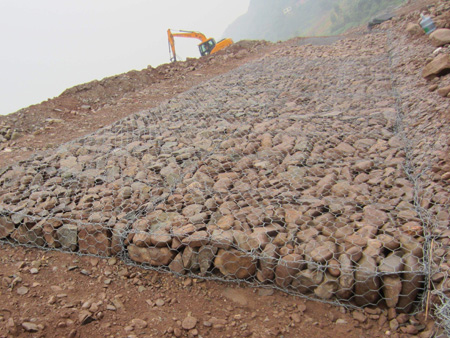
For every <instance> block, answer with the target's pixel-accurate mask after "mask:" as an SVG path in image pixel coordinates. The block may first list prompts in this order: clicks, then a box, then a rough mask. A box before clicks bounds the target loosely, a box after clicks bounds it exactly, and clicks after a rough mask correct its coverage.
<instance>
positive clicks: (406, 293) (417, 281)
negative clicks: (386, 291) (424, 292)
mask: <svg viewBox="0 0 450 338" xmlns="http://www.w3.org/2000/svg"><path fill="white" fill-rule="evenodd" d="M403 262H404V264H405V265H404V271H405V272H404V273H403V283H402V293H401V295H400V299H399V301H398V304H397V308H398V309H399V310H401V311H404V312H409V311H410V310H411V308H412V307H413V305H414V301H415V300H416V298H417V295H418V293H419V291H420V290H421V289H423V288H424V285H423V280H424V275H423V266H422V264H421V263H420V260H419V258H418V257H416V256H414V255H412V254H407V255H405V256H403Z"/></svg>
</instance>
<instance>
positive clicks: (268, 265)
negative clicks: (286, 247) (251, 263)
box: [256, 243, 277, 283]
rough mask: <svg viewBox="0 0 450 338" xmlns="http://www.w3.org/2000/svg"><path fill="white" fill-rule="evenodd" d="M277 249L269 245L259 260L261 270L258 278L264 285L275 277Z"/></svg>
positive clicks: (257, 274) (257, 275)
mask: <svg viewBox="0 0 450 338" xmlns="http://www.w3.org/2000/svg"><path fill="white" fill-rule="evenodd" d="M276 257H277V247H276V246H275V245H274V244H271V243H270V244H267V245H266V247H265V248H264V250H263V251H262V252H261V255H260V258H259V267H260V268H259V269H258V272H257V273H256V278H258V280H259V281H260V282H262V283H264V282H266V281H269V280H273V278H274V277H275V267H276V265H277V264H276Z"/></svg>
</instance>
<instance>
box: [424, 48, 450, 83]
mask: <svg viewBox="0 0 450 338" xmlns="http://www.w3.org/2000/svg"><path fill="white" fill-rule="evenodd" d="M449 72H450V55H448V54H440V55H438V56H437V57H436V58H435V59H434V60H433V61H431V62H430V63H429V64H427V65H426V66H425V67H424V68H423V70H422V76H423V77H424V78H425V79H427V80H431V79H433V78H435V77H436V76H440V75H444V74H446V73H449Z"/></svg>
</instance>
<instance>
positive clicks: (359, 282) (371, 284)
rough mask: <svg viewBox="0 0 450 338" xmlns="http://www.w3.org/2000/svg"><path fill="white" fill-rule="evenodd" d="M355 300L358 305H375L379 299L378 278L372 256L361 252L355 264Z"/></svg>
mask: <svg viewBox="0 0 450 338" xmlns="http://www.w3.org/2000/svg"><path fill="white" fill-rule="evenodd" d="M355 281H356V283H355V294H356V296H355V301H356V304H357V305H359V306H365V305H369V304H374V305H376V304H377V303H378V300H379V299H380V288H381V282H380V278H379V277H378V276H377V263H376V261H375V259H374V258H372V257H370V256H366V255H364V254H363V256H362V258H361V259H360V260H359V262H358V265H357V266H356V272H355Z"/></svg>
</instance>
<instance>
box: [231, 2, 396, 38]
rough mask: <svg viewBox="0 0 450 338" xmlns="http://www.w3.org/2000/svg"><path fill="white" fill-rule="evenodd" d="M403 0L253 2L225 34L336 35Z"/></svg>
mask: <svg viewBox="0 0 450 338" xmlns="http://www.w3.org/2000/svg"><path fill="white" fill-rule="evenodd" d="M402 2H404V1H403V0H394V1H392V0H377V1H373V0H314V1H312V0H281V1H276V2H274V1H270V0H253V1H251V2H250V6H249V10H248V12H247V14H245V15H243V16H241V17H240V18H238V19H237V20H236V21H235V22H234V23H233V24H231V25H230V26H229V27H228V28H227V30H226V31H225V35H226V36H230V37H232V38H233V39H235V40H240V39H264V40H269V41H278V40H286V39H289V38H292V37H295V36H312V35H332V34H339V33H342V32H344V31H345V30H347V29H348V28H351V27H354V26H357V25H360V24H364V23H367V22H368V21H369V20H370V19H371V17H373V16H374V15H376V14H378V13H379V12H380V11H383V10H385V9H386V8H387V7H393V6H396V5H399V4H401V3H402Z"/></svg>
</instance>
